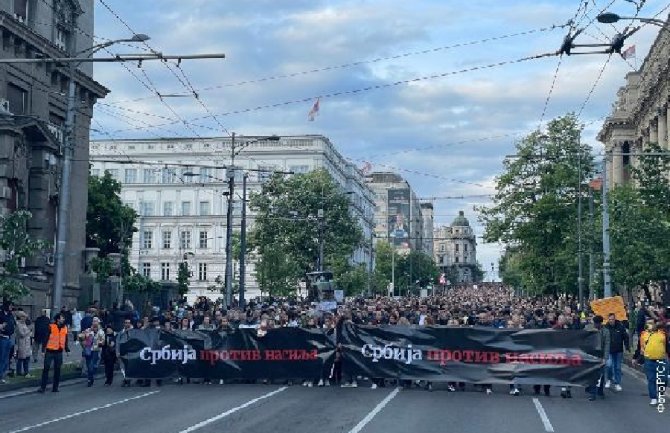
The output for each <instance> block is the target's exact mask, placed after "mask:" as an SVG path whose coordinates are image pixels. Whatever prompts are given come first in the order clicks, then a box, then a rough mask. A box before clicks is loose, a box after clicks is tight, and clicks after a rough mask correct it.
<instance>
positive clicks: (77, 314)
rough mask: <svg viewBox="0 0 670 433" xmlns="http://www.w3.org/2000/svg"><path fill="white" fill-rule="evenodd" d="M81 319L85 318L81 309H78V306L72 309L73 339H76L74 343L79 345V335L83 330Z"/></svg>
mask: <svg viewBox="0 0 670 433" xmlns="http://www.w3.org/2000/svg"><path fill="white" fill-rule="evenodd" d="M81 319H83V316H82V315H81V311H78V310H77V307H75V308H74V309H73V310H72V329H71V331H72V339H73V340H74V344H75V345H77V344H79V342H78V341H77V336H78V335H79V333H80V332H81Z"/></svg>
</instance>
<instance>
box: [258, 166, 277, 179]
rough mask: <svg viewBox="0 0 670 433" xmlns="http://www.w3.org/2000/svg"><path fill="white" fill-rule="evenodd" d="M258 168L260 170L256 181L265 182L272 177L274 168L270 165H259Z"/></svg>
mask: <svg viewBox="0 0 670 433" xmlns="http://www.w3.org/2000/svg"><path fill="white" fill-rule="evenodd" d="M258 169H259V170H261V171H259V172H258V181H259V182H266V181H268V180H269V179H270V178H271V177H272V172H273V171H274V169H275V168H274V167H273V166H271V165H259V166H258Z"/></svg>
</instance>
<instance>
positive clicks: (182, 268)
mask: <svg viewBox="0 0 670 433" xmlns="http://www.w3.org/2000/svg"><path fill="white" fill-rule="evenodd" d="M190 278H191V271H190V270H189V269H188V262H187V261H186V260H184V261H183V262H181V263H179V268H178V269H177V292H178V293H179V294H180V295H181V296H184V295H185V294H187V293H188V284H189V279H190Z"/></svg>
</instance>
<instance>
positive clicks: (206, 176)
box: [200, 168, 211, 183]
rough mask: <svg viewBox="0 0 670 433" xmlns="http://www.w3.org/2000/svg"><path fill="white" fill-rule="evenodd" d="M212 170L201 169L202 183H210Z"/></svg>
mask: <svg viewBox="0 0 670 433" xmlns="http://www.w3.org/2000/svg"><path fill="white" fill-rule="evenodd" d="M210 176H211V173H210V170H209V168H201V169H200V183H207V182H210V181H211V180H210Z"/></svg>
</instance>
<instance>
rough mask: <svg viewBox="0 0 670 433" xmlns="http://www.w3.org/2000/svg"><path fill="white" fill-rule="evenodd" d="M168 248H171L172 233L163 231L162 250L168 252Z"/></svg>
mask: <svg viewBox="0 0 670 433" xmlns="http://www.w3.org/2000/svg"><path fill="white" fill-rule="evenodd" d="M170 248H172V232H171V231H170V230H163V249H164V250H169V249H170Z"/></svg>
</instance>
